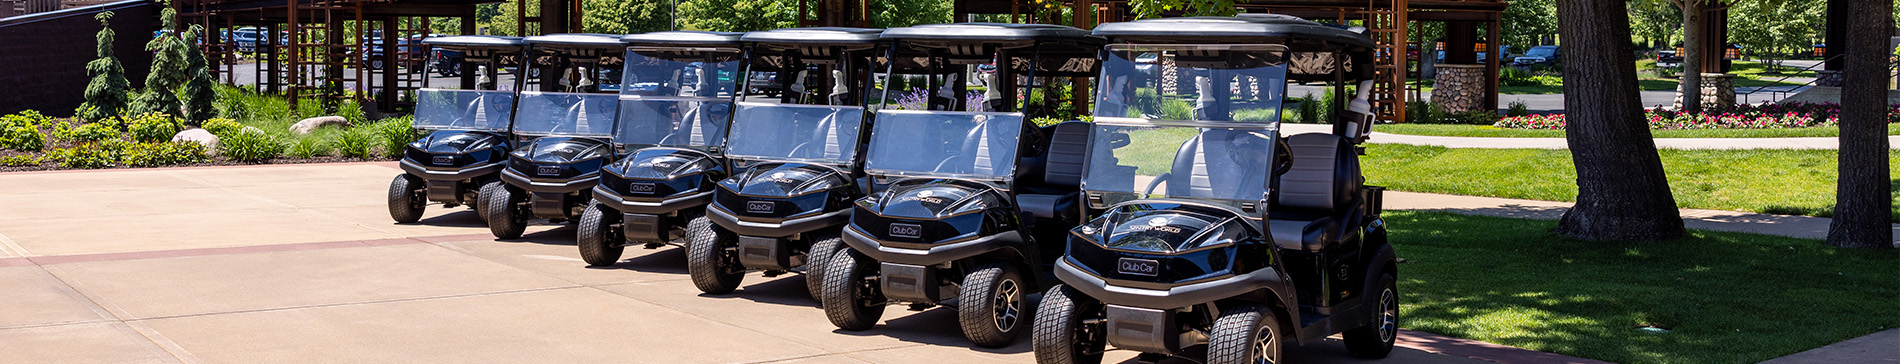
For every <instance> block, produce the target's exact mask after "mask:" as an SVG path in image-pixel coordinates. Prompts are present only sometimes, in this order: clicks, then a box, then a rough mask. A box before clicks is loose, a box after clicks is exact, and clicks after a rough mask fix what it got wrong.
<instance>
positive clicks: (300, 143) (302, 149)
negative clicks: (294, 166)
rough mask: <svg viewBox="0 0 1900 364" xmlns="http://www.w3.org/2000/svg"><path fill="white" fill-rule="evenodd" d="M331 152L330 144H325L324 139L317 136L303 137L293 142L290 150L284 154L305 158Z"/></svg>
mask: <svg viewBox="0 0 1900 364" xmlns="http://www.w3.org/2000/svg"><path fill="white" fill-rule="evenodd" d="M329 153H330V146H329V145H325V144H324V143H323V140H320V139H317V138H303V139H297V141H294V142H291V143H290V150H289V151H287V152H285V153H284V155H285V156H288V157H291V158H297V159H304V158H311V157H316V156H321V155H325V154H329Z"/></svg>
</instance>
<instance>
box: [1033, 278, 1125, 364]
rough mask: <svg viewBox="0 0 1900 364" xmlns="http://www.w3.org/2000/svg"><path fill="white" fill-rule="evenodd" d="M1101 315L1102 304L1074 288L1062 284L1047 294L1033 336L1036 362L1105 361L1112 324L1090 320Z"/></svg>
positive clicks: (1080, 363) (1072, 363)
mask: <svg viewBox="0 0 1900 364" xmlns="http://www.w3.org/2000/svg"><path fill="white" fill-rule="evenodd" d="M1101 317H1102V305H1101V304H1100V303H1096V302H1095V301H1094V299H1092V298H1089V296H1085V295H1082V293H1081V292H1076V291H1075V289H1074V288H1069V286H1066V285H1058V286H1056V287H1055V288H1052V289H1050V290H1049V292H1048V293H1044V294H1043V295H1042V304H1041V305H1037V306H1036V326H1035V330H1036V331H1035V332H1033V333H1031V335H1030V336H1031V339H1032V341H1033V343H1032V344H1033V345H1032V347H1034V348H1035V351H1036V363H1039V364H1101V362H1102V352H1103V349H1105V348H1106V347H1107V343H1108V340H1107V337H1106V334H1107V331H1105V330H1107V329H1108V327H1107V326H1108V325H1106V324H1103V323H1101V322H1100V321H1097V322H1095V323H1088V322H1087V320H1090V319H1099V318H1101Z"/></svg>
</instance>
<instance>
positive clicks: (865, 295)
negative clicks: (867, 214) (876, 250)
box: [818, 248, 884, 331]
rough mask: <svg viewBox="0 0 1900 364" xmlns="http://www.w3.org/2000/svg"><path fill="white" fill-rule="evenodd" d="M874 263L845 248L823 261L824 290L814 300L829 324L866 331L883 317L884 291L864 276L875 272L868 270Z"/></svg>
mask: <svg viewBox="0 0 1900 364" xmlns="http://www.w3.org/2000/svg"><path fill="white" fill-rule="evenodd" d="M875 263H876V262H873V261H871V258H870V257H866V256H864V254H863V253H859V252H858V251H856V250H851V249H849V248H845V249H840V251H838V252H837V253H836V254H832V257H831V261H830V262H827V263H825V270H826V272H825V273H824V275H823V276H824V281H825V291H824V294H821V295H819V297H820V298H819V299H818V300H819V301H820V302H821V304H820V305H819V306H821V307H823V308H824V309H825V317H826V318H829V319H831V324H832V325H836V326H838V328H840V329H845V330H850V331H858V330H866V329H870V328H871V327H872V326H876V325H877V320H878V319H880V318H882V317H884V294H883V292H881V291H880V288H879V287H878V283H877V281H873V280H870V279H867V277H870V276H871V275H873V274H877V272H876V271H874V270H872V269H871V265H872V264H875Z"/></svg>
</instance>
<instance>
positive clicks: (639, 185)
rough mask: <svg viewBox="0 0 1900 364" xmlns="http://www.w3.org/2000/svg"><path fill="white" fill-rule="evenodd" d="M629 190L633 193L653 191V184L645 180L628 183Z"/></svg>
mask: <svg viewBox="0 0 1900 364" xmlns="http://www.w3.org/2000/svg"><path fill="white" fill-rule="evenodd" d="M627 191H628V192H633V193H653V184H652V183H645V182H634V183H629V184H627Z"/></svg>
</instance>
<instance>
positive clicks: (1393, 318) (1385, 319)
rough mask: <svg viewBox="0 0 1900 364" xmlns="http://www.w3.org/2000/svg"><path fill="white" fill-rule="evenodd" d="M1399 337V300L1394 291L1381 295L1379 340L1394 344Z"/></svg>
mask: <svg viewBox="0 0 1900 364" xmlns="http://www.w3.org/2000/svg"><path fill="white" fill-rule="evenodd" d="M1398 335H1399V300H1398V297H1397V295H1396V294H1394V293H1392V290H1390V289H1387V290H1385V291H1383V292H1380V293H1379V339H1380V340H1384V341H1385V342H1392V341H1393V340H1395V339H1398Z"/></svg>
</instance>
